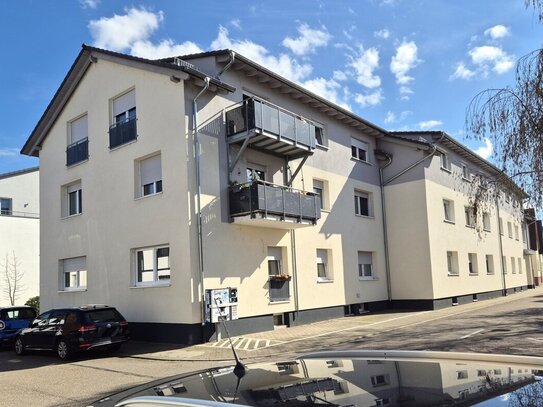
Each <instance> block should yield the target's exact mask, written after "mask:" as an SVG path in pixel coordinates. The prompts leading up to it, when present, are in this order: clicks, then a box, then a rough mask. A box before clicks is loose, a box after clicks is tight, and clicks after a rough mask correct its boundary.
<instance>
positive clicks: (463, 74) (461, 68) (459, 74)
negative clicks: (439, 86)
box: [450, 62, 475, 79]
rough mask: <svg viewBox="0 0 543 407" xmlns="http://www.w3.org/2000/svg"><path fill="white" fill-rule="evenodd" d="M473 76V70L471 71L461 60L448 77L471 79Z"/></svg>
mask: <svg viewBox="0 0 543 407" xmlns="http://www.w3.org/2000/svg"><path fill="white" fill-rule="evenodd" d="M473 76H475V71H472V70H471V69H469V68H467V67H466V65H464V63H463V62H460V63H459V64H458V65H457V66H456V70H455V71H454V73H453V74H452V75H451V77H450V79H471V78H472V77H473Z"/></svg>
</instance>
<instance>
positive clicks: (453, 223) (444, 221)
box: [443, 219, 456, 225]
mask: <svg viewBox="0 0 543 407" xmlns="http://www.w3.org/2000/svg"><path fill="white" fill-rule="evenodd" d="M443 223H448V224H449V225H456V222H455V221H453V220H448V219H443Z"/></svg>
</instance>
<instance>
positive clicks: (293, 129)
mask: <svg viewBox="0 0 543 407" xmlns="http://www.w3.org/2000/svg"><path fill="white" fill-rule="evenodd" d="M251 130H255V131H256V132H258V133H265V134H269V135H273V136H276V137H278V138H279V140H281V141H286V142H288V143H291V144H293V145H297V146H301V147H303V148H305V149H307V150H309V151H312V150H313V149H314V148H315V143H316V138H317V136H321V135H322V128H321V127H320V126H317V125H316V124H315V123H313V122H312V121H311V120H309V119H305V118H304V117H302V116H300V115H298V114H296V113H292V112H289V111H288V110H286V109H283V108H282V107H279V106H276V105H274V104H272V103H269V102H266V101H263V100H260V99H257V98H250V99H245V100H244V101H243V102H241V104H240V105H239V106H237V107H235V108H233V109H230V110H228V111H227V112H226V135H227V137H229V138H231V137H235V136H236V135H238V134H241V133H244V132H248V131H251Z"/></svg>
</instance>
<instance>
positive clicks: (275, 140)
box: [228, 130, 313, 159]
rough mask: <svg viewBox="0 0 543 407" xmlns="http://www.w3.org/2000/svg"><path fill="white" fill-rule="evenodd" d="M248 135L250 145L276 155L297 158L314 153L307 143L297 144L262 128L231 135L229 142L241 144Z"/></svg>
mask: <svg viewBox="0 0 543 407" xmlns="http://www.w3.org/2000/svg"><path fill="white" fill-rule="evenodd" d="M247 137H249V138H250V140H249V144H248V146H249V147H251V148H254V149H255V150H260V151H264V152H266V153H268V154H273V155H275V156H279V157H288V158H289V159H296V158H299V157H303V156H306V155H311V154H313V150H312V149H311V148H310V147H308V146H306V145H302V144H297V143H295V142H293V141H292V140H289V139H286V138H284V137H281V136H277V135H275V134H271V133H268V132H266V131H262V130H251V131H249V132H244V133H242V134H238V135H235V136H231V137H229V138H228V142H229V143H230V144H239V145H241V144H243V142H244V141H245V139H246V138H247Z"/></svg>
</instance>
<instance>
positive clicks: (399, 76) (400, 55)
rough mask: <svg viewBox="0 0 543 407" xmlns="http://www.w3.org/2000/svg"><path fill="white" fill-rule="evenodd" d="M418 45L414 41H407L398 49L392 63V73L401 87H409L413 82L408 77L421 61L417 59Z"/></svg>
mask: <svg viewBox="0 0 543 407" xmlns="http://www.w3.org/2000/svg"><path fill="white" fill-rule="evenodd" d="M417 52H418V48H417V44H415V42H414V41H410V42H406V41H405V40H404V41H403V42H402V43H401V44H400V45H399V46H398V47H397V48H396V55H394V56H393V57H392V61H391V62H390V71H391V72H392V73H393V74H394V75H395V76H396V82H397V83H398V84H399V85H407V84H408V83H409V82H411V81H412V80H413V78H412V77H411V76H409V75H408V73H409V71H410V70H411V69H413V68H415V67H416V66H417V65H418V64H419V63H420V62H421V61H420V60H419V59H418V57H417Z"/></svg>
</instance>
